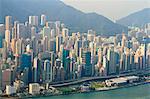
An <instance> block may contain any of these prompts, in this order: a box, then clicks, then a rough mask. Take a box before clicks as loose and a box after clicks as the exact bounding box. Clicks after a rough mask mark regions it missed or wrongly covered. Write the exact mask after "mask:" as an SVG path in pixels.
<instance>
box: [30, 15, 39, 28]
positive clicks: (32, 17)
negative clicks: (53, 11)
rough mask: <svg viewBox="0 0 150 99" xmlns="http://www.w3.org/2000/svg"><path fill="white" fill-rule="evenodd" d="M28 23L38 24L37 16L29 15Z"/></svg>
mask: <svg viewBox="0 0 150 99" xmlns="http://www.w3.org/2000/svg"><path fill="white" fill-rule="evenodd" d="M29 25H31V26H38V16H29Z"/></svg>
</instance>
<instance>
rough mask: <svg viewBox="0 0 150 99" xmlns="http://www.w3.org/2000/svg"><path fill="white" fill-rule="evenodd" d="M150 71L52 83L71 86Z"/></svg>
mask: <svg viewBox="0 0 150 99" xmlns="http://www.w3.org/2000/svg"><path fill="white" fill-rule="evenodd" d="M149 73H150V69H148V70H141V71H134V72H131V73H125V74H119V75H111V76H102V77H85V78H82V79H77V80H73V81H71V80H70V81H65V82H61V83H57V84H50V85H51V86H52V87H63V86H69V85H75V84H79V83H83V82H88V81H93V80H101V79H110V78H116V77H121V76H130V75H139V74H142V75H145V74H149Z"/></svg>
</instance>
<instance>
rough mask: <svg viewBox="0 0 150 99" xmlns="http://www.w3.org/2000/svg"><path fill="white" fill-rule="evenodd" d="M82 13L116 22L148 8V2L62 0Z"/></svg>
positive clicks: (131, 0) (133, 0) (136, 0)
mask: <svg viewBox="0 0 150 99" xmlns="http://www.w3.org/2000/svg"><path fill="white" fill-rule="evenodd" d="M62 1H64V2H65V3H66V4H67V5H71V6H73V7H75V8H77V9H79V10H81V11H83V12H96V13H98V14H101V15H104V16H106V17H107V18H109V19H111V20H117V19H120V18H122V17H124V16H127V15H129V14H131V13H133V12H136V11H138V10H142V9H144V8H148V7H150V0H62Z"/></svg>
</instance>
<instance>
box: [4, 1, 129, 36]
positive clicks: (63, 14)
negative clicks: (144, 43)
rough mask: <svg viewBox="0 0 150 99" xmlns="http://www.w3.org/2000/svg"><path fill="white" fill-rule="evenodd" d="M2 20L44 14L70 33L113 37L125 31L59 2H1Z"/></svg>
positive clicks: (101, 17)
mask: <svg viewBox="0 0 150 99" xmlns="http://www.w3.org/2000/svg"><path fill="white" fill-rule="evenodd" d="M1 1H2V3H1V4H2V8H5V9H2V13H1V14H2V20H1V22H4V17H5V16H6V15H11V16H13V17H14V19H15V20H19V21H20V22H24V21H27V20H28V16H29V15H38V16H40V15H41V14H45V15H46V16H48V20H50V21H58V20H60V21H62V22H63V23H65V24H66V26H67V27H69V28H70V29H71V30H72V32H78V31H79V32H87V30H88V29H93V30H95V31H96V32H97V33H98V34H101V35H106V36H107V35H115V34H118V33H121V32H122V31H127V28H126V27H125V26H121V25H119V24H116V23H113V22H112V21H110V20H109V19H108V18H106V17H104V16H102V15H99V14H97V13H94V12H93V13H84V12H82V11H80V10H77V9H75V8H73V7H71V6H69V5H66V4H65V3H63V2H62V1H60V0H1ZM16 2H17V3H16ZM41 2H42V3H41Z"/></svg>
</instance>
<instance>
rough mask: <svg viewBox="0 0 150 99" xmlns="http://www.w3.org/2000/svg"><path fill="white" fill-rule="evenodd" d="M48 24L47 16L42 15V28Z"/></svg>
mask: <svg viewBox="0 0 150 99" xmlns="http://www.w3.org/2000/svg"><path fill="white" fill-rule="evenodd" d="M45 24H46V15H41V26H45Z"/></svg>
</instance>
